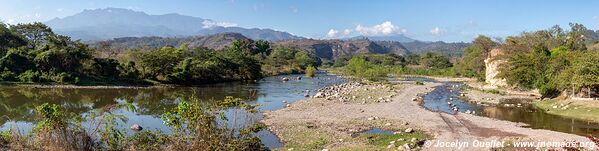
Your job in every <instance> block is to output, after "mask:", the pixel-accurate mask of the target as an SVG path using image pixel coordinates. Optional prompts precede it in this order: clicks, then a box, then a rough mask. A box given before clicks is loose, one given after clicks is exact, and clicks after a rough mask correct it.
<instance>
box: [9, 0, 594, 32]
mask: <svg viewBox="0 0 599 151" xmlns="http://www.w3.org/2000/svg"><path fill="white" fill-rule="evenodd" d="M597 6H599V1H593V0H578V1H568V0H559V1H558V0H526V1H525V0H502V1H499V0H445V1H441V0H368V1H366V0H364V1H357V0H303V1H290V0H253V1H250V0H201V1H198V0H169V1H167V0H52V1H50V0H0V19H1V20H2V21H3V22H8V23H13V24H14V23H21V22H31V21H47V20H50V19H52V18H54V17H65V16H69V15H73V14H75V13H78V12H81V11H82V10H83V9H97V8H107V7H116V8H129V9H133V10H137V11H144V12H146V13H148V14H166V13H179V14H183V15H189V16H196V17H201V18H206V19H213V20H216V21H219V22H227V23H230V24H232V25H237V26H241V27H258V28H272V29H276V30H281V31H287V32H290V33H293V34H296V35H300V36H305V37H312V38H342V37H351V36H356V35H393V34H405V35H407V36H409V37H412V38H415V39H419V40H427V41H437V40H443V41H471V40H472V39H473V37H475V36H477V35H479V34H483V35H488V36H493V37H505V36H509V35H516V34H519V33H521V32H523V31H531V30H537V29H546V28H549V27H551V26H553V25H556V24H558V25H561V26H562V27H564V28H567V27H568V26H567V25H568V23H570V22H576V23H582V24H584V25H585V26H587V27H588V28H590V29H594V30H597V29H598V27H599V9H597Z"/></svg>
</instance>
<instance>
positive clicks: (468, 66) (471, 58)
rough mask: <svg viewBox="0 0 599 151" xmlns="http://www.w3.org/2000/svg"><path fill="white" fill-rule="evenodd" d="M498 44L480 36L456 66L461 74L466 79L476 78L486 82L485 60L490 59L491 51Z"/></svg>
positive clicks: (467, 48) (466, 49)
mask: <svg viewBox="0 0 599 151" xmlns="http://www.w3.org/2000/svg"><path fill="white" fill-rule="evenodd" d="M497 45H498V44H497V43H496V42H494V41H493V40H491V38H489V37H486V36H478V37H477V38H476V39H474V41H472V45H470V46H468V47H466V48H465V49H464V52H465V53H466V56H464V57H463V58H462V59H461V60H460V61H459V62H458V63H457V65H456V67H457V68H458V70H459V73H460V74H461V75H462V76H466V77H475V78H477V79H478V80H479V81H484V80H485V69H486V67H485V64H484V60H485V59H486V58H487V57H488V55H489V52H490V51H491V49H493V48H495V47H497Z"/></svg>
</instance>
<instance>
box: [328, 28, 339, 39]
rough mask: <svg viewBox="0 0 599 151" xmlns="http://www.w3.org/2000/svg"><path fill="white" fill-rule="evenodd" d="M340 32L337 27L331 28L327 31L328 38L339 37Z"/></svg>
mask: <svg viewBox="0 0 599 151" xmlns="http://www.w3.org/2000/svg"><path fill="white" fill-rule="evenodd" d="M338 34H339V31H337V30H335V29H331V30H329V32H328V33H327V38H337V36H338Z"/></svg>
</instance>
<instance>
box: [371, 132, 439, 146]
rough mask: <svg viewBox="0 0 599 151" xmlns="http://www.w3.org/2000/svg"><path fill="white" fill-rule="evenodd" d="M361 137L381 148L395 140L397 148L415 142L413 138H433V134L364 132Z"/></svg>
mask: <svg viewBox="0 0 599 151" xmlns="http://www.w3.org/2000/svg"><path fill="white" fill-rule="evenodd" d="M361 137H362V138H363V139H366V142H368V144H370V145H374V146H377V147H381V148H387V145H389V142H391V141H395V145H396V147H395V148H397V147H399V146H401V145H404V144H407V143H410V144H414V143H412V142H411V139H412V138H416V139H418V140H428V139H430V138H431V136H429V135H428V134H426V133H424V132H421V131H415V132H412V133H401V134H363V135H362V136H361ZM398 139H403V141H397V140H398ZM395 148H393V149H395Z"/></svg>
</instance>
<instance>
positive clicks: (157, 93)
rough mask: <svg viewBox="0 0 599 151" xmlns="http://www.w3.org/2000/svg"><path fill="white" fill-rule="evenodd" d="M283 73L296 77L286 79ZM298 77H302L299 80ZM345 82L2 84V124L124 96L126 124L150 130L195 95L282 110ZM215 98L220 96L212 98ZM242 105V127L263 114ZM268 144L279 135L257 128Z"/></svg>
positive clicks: (231, 114) (22, 127) (237, 115)
mask: <svg viewBox="0 0 599 151" xmlns="http://www.w3.org/2000/svg"><path fill="white" fill-rule="evenodd" d="M283 77H288V78H290V79H291V80H289V81H283V80H282V78H283ZM297 77H302V79H301V80H297ZM342 82H344V79H342V78H340V77H338V76H332V75H327V74H325V73H318V74H317V76H316V77H315V78H308V77H303V75H287V76H274V77H267V78H264V79H262V80H260V81H257V82H255V83H244V82H232V83H221V84H212V85H204V86H201V87H178V88H139V89H73V88H47V89H46V88H44V89H41V88H18V87H0V125H1V127H0V129H2V130H6V129H9V128H13V129H17V130H19V131H20V132H22V133H27V132H28V131H29V130H30V129H31V128H32V127H33V125H34V123H35V120H36V118H35V117H36V116H35V112H34V111H35V106H38V105H41V104H43V103H52V104H59V105H61V106H62V107H63V109H65V110H66V111H68V112H72V113H76V114H79V115H86V114H89V113H90V112H92V111H93V110H98V109H101V108H102V107H105V106H108V105H113V104H117V103H122V102H131V103H132V104H133V105H135V106H136V107H137V112H129V111H127V110H125V109H117V110H116V111H115V113H116V114H122V115H125V116H126V117H127V118H128V121H127V122H126V123H121V126H122V127H123V128H127V127H128V126H130V125H132V124H139V125H141V126H142V127H144V129H147V130H161V131H163V132H167V133H168V132H170V129H169V128H168V127H166V126H165V125H163V123H162V119H161V118H160V115H161V114H162V113H163V112H164V111H165V110H166V109H171V108H173V107H175V106H176V104H177V103H178V102H179V101H180V100H181V99H182V98H188V97H190V96H195V97H197V98H199V99H201V100H203V101H206V103H211V101H210V100H222V99H223V98H224V97H225V96H233V97H238V98H243V99H247V100H249V103H251V104H258V105H259V109H260V110H261V111H267V110H277V109H280V108H283V107H284V106H285V103H284V101H285V102H288V103H293V102H295V101H298V100H301V99H303V98H304V95H305V94H306V91H307V90H308V91H309V92H310V94H311V95H313V94H314V92H315V90H317V89H320V88H322V87H326V86H329V85H332V84H338V83H342ZM212 102H214V101H212ZM247 114H248V113H247V112H244V111H242V110H240V109H236V108H232V109H228V110H227V111H226V115H227V118H228V119H229V125H232V126H233V127H241V126H243V125H249V124H253V123H254V122H257V121H259V120H260V119H261V117H262V114H261V113H256V114H252V115H247ZM84 125H85V123H84ZM256 135H257V136H258V137H259V138H260V139H261V140H262V143H264V144H265V145H266V146H267V147H270V148H277V147H281V146H282V143H281V142H280V141H279V140H278V138H277V137H276V136H275V135H273V134H272V133H271V132H269V131H267V130H263V131H261V132H259V133H257V134H256Z"/></svg>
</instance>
